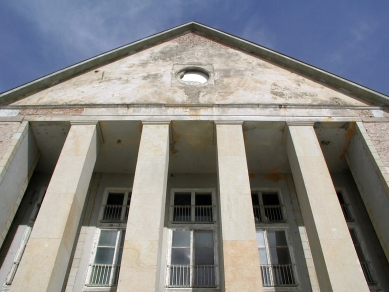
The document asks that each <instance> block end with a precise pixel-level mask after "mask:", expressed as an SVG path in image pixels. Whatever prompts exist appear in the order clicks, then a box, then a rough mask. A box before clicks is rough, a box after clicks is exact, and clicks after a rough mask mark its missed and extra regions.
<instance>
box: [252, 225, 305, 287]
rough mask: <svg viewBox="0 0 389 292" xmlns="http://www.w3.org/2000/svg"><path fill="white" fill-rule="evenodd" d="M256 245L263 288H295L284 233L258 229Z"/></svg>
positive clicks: (294, 279)
mask: <svg viewBox="0 0 389 292" xmlns="http://www.w3.org/2000/svg"><path fill="white" fill-rule="evenodd" d="M257 243H258V252H259V262H260V265H261V274H262V281H263V286H264V287H274V286H297V280H296V274H295V268H294V265H293V263H292V259H291V255H290V250H289V245H288V240H287V237H286V231H285V230H272V229H270V230H264V229H258V230H257Z"/></svg>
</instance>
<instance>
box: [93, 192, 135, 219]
mask: <svg viewBox="0 0 389 292" xmlns="http://www.w3.org/2000/svg"><path fill="white" fill-rule="evenodd" d="M130 202H131V192H129V191H110V192H108V194H107V195H106V199H105V204H103V205H102V208H101V217H100V218H101V222H116V223H126V222H127V218H128V211H129V208H130Z"/></svg>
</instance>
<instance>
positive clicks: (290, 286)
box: [255, 226, 300, 291]
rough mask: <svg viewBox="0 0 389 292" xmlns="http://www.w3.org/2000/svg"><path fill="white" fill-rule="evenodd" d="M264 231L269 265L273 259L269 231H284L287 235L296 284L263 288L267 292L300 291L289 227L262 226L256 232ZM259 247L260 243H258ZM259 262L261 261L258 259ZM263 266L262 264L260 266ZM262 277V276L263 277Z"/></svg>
mask: <svg viewBox="0 0 389 292" xmlns="http://www.w3.org/2000/svg"><path fill="white" fill-rule="evenodd" d="M258 230H262V231H264V232H265V234H264V240H265V249H266V256H267V259H268V263H269V264H270V265H271V258H270V253H269V244H268V239H267V232H268V231H283V232H284V233H285V238H286V242H287V244H288V251H289V256H290V262H291V265H292V271H293V276H294V280H295V284H293V285H285V286H263V288H264V289H265V290H266V291H284V289H287V290H285V291H290V290H291V289H293V290H296V291H300V280H299V277H298V271H297V265H296V259H295V256H294V251H293V244H292V240H291V238H290V236H289V228H288V227H268V226H261V227H258V226H257V228H256V230H255V231H258ZM257 247H258V243H257ZM258 256H259V251H258ZM258 260H259V259H258ZM260 265H261V266H262V264H260ZM261 273H262V267H261ZM261 276H262V275H261ZM270 277H271V282H272V283H274V280H273V275H272V272H271V276H270Z"/></svg>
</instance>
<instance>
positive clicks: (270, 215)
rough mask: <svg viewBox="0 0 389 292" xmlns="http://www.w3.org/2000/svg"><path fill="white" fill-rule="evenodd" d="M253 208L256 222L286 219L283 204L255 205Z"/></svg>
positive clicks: (274, 221) (282, 220) (273, 221)
mask: <svg viewBox="0 0 389 292" xmlns="http://www.w3.org/2000/svg"><path fill="white" fill-rule="evenodd" d="M253 209H254V218H255V222H256V223H277V222H284V221H285V219H284V215H283V212H282V206H281V205H265V206H259V205H255V206H254V207H253Z"/></svg>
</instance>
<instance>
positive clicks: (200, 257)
mask: <svg viewBox="0 0 389 292" xmlns="http://www.w3.org/2000/svg"><path fill="white" fill-rule="evenodd" d="M214 242H215V238H214V232H213V231H207V230H172V240H171V248H170V259H169V262H170V263H169V265H168V271H167V274H168V277H167V278H168V280H167V286H168V287H188V288H189V287H215V286H216V282H217V280H216V274H215V243H214Z"/></svg>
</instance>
